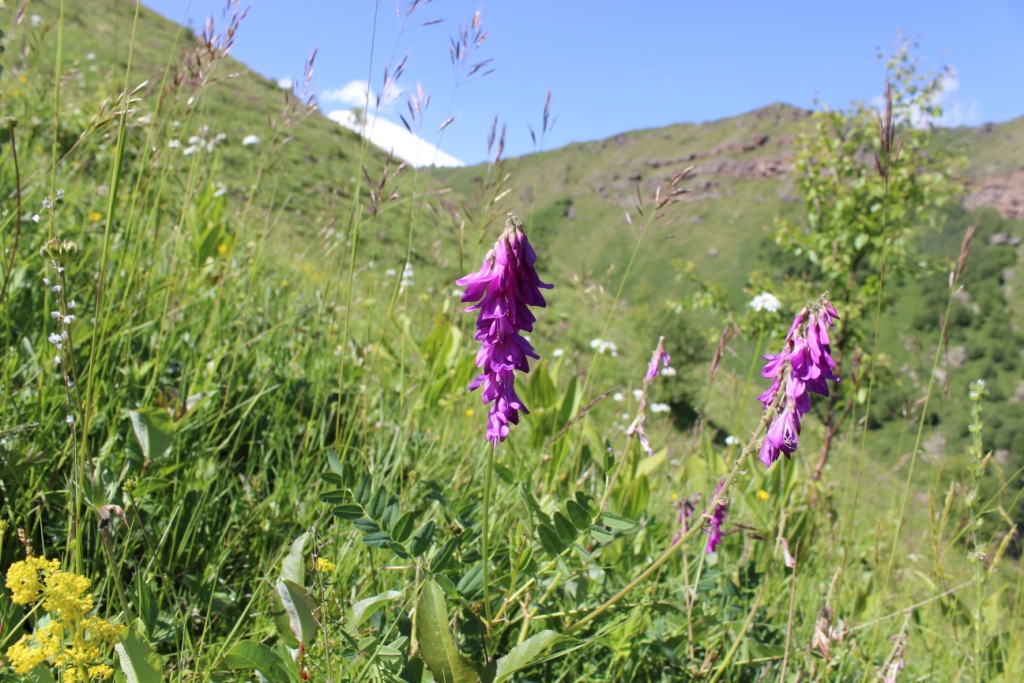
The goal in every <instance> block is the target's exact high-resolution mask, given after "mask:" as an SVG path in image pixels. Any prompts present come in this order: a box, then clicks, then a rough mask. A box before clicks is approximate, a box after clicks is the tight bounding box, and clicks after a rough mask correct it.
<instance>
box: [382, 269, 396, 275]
mask: <svg viewBox="0 0 1024 683" xmlns="http://www.w3.org/2000/svg"><path fill="white" fill-rule="evenodd" d="M384 274H385V275H387V276H388V277H394V276H395V269H394V268H388V269H387V270H385V271H384Z"/></svg>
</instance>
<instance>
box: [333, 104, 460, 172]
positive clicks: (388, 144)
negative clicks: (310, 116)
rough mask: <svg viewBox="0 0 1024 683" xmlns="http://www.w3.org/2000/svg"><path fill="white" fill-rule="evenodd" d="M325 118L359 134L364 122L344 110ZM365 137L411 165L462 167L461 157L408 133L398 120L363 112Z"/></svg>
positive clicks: (334, 112)
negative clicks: (395, 121)
mask: <svg viewBox="0 0 1024 683" xmlns="http://www.w3.org/2000/svg"><path fill="white" fill-rule="evenodd" d="M327 118H329V119H331V120H332V121H335V122H337V123H339V124H341V125H342V126H344V127H345V128H348V129H349V130H353V131H355V132H357V133H362V132H363V130H364V125H363V124H364V121H363V119H361V118H358V117H357V116H356V115H355V113H354V112H352V111H350V110H347V109H339V110H337V111H332V112H331V113H329V114H328V115H327ZM365 130H366V138H367V139H368V140H369V141H370V142H372V143H373V144H375V145H377V146H378V147H380V148H381V149H383V150H384V151H386V152H392V153H394V155H395V156H396V157H398V158H399V159H401V160H403V161H406V162H408V163H410V164H412V165H413V166H417V167H419V166H465V164H464V163H462V162H461V161H460V160H458V159H456V158H455V157H453V156H451V155H450V154H445V153H444V152H442V151H441V150H440V149H439V148H438V147H437V145H433V144H431V143H429V142H427V141H426V140H424V139H423V138H421V137H419V136H417V135H414V134H413V133H410V132H409V131H407V130H406V129H405V127H404V126H401V125H399V124H397V123H392V122H391V121H388V120H387V119H385V118H383V117H381V116H375V115H374V114H369V113H368V114H366V115H365Z"/></svg>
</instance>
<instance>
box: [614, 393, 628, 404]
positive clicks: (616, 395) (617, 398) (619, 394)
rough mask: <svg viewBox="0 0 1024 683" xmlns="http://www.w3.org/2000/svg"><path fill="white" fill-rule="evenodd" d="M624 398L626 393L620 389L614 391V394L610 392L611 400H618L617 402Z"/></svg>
mask: <svg viewBox="0 0 1024 683" xmlns="http://www.w3.org/2000/svg"><path fill="white" fill-rule="evenodd" d="M625 398H626V395H625V394H623V393H622V392H621V391H616V392H615V393H614V394H612V400H613V401H618V402H619V403H621V402H622V401H624V400H625Z"/></svg>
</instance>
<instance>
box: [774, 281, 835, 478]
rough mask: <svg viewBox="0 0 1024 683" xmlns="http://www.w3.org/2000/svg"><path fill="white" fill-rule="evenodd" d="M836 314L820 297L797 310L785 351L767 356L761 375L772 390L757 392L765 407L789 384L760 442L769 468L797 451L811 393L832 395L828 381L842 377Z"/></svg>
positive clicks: (809, 404) (787, 336) (825, 300)
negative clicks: (835, 352) (833, 342)
mask: <svg viewBox="0 0 1024 683" xmlns="http://www.w3.org/2000/svg"><path fill="white" fill-rule="evenodd" d="M838 319H839V314H838V313H836V309H835V308H833V307H832V304H831V303H829V300H828V298H827V297H826V296H822V297H821V298H820V299H818V301H817V302H815V303H814V304H813V305H812V306H810V307H804V308H803V309H802V310H801V311H800V312H799V313H798V314H797V316H796V318H795V319H794V320H793V325H792V326H791V327H790V328H789V334H787V335H786V342H785V346H784V347H783V349H782V352H781V353H777V354H768V355H766V356H764V359H765V360H766V361H768V363H767V364H766V365H765V366H764V370H763V371H762V372H761V376H762V377H770V378H772V379H773V382H772V386H771V387H770V388H769V389H768V391H766V392H764V393H763V394H761V395H760V396H759V397H758V400H759V401H760V402H761V403H762V404H764V408H765V410H769V409H771V408H772V407H773V406H775V404H776V399H778V398H779V395H778V394H779V391H780V390H782V389H783V384H785V394H784V395H783V396H782V397H781V399H780V401H779V404H778V406H777V408H776V413H775V416H774V417H773V418H772V422H771V424H770V425H769V427H768V433H767V434H766V435H765V438H764V441H763V442H762V443H761V453H760V455H761V462H763V463H764V465H765V467H771V465H772V463H774V462H775V461H776V460H778V458H779V455H780V454H783V455H785V456H786V457H787V458H788V457H789V456H790V455H792V454H793V453H794V452H796V448H797V444H798V437H799V435H800V420H801V418H803V416H804V415H806V414H807V412H808V411H809V410H810V409H811V395H810V392H813V393H815V394H819V395H821V396H828V395H829V394H828V382H827V381H826V380H831V381H832V382H838V381H839V375H837V374H836V362H835V361H834V360H833V359H832V350H831V348H830V346H829V337H828V328H829V327H832V326H834V325H835V321H836V320H838Z"/></svg>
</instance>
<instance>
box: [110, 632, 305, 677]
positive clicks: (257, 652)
mask: <svg viewBox="0 0 1024 683" xmlns="http://www.w3.org/2000/svg"><path fill="white" fill-rule="evenodd" d="M224 664H226V665H227V667H228V668H229V669H234V670H243V671H245V670H249V669H254V670H256V671H259V672H260V673H261V674H262V675H263V677H264V678H266V679H267V680H270V681H288V670H287V669H286V668H285V666H284V662H283V661H282V660H281V658H280V657H278V656H277V653H275V652H274V651H273V650H271V649H270V648H269V647H267V646H266V645H264V644H262V643H257V642H256V641H253V640H243V641H242V642H240V643H236V644H235V645H233V646H232V647H231V649H230V650H228V651H227V653H226V654H225V655H224ZM128 680H129V681H131V678H130V677H129V679H128ZM140 683H141V682H140Z"/></svg>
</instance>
